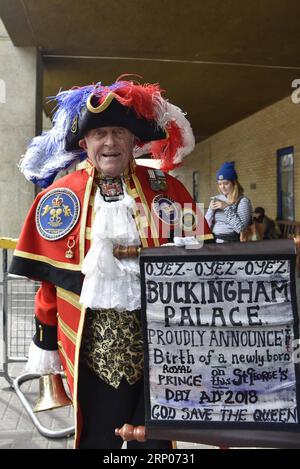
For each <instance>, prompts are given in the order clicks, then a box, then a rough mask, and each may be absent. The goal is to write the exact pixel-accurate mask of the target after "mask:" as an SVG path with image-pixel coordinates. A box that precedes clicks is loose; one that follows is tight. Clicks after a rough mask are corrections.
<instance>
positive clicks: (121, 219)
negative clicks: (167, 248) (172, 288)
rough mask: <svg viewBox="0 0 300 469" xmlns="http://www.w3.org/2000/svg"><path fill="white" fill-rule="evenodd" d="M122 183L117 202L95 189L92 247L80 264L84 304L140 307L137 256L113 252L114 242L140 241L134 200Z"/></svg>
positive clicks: (119, 308) (123, 307)
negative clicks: (107, 199) (82, 277)
mask: <svg viewBox="0 0 300 469" xmlns="http://www.w3.org/2000/svg"><path fill="white" fill-rule="evenodd" d="M122 184H123V189H124V195H125V197H124V199H122V200H118V201H116V202H105V201H104V199H103V197H102V195H101V194H100V190H99V189H97V191H96V195H95V205H94V210H95V219H94V223H93V227H92V235H91V240H92V241H91V248H90V250H89V251H88V253H87V255H86V256H85V258H84V261H83V264H82V268H81V271H82V273H83V274H85V279H84V282H83V287H82V291H81V296H80V303H81V304H83V305H84V306H85V307H86V308H91V309H101V308H104V309H109V308H114V309H116V310H117V311H125V310H127V311H133V310H135V309H139V308H140V307H141V292H140V280H139V263H138V259H137V258H136V259H122V260H119V259H117V258H115V257H114V255H113V247H114V246H115V245H118V244H119V245H122V246H129V245H135V246H138V245H139V244H140V238H139V234H138V231H137V229H136V226H135V222H134V219H133V217H132V213H133V207H134V200H133V198H132V197H130V196H129V195H128V194H127V192H126V186H125V184H124V182H122Z"/></svg>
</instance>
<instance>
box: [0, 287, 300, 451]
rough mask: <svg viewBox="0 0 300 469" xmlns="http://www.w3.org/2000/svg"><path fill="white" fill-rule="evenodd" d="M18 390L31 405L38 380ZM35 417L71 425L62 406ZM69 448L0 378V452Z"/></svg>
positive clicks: (15, 368) (14, 368) (18, 369)
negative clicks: (45, 430) (43, 431)
mask: <svg viewBox="0 0 300 469" xmlns="http://www.w3.org/2000/svg"><path fill="white" fill-rule="evenodd" d="M297 295H298V303H299V299H300V279H297ZM25 322H26V321H25ZM0 326H1V324H0ZM22 327H25V326H24V324H19V325H18V328H22ZM12 345H13V344H12ZM22 345H23V344H22ZM23 369H24V364H22V363H13V364H11V365H10V366H9V374H10V376H12V377H16V376H19V375H20V374H22V372H23ZM22 391H23V392H24V394H25V395H26V398H27V399H28V401H29V402H30V403H31V406H34V404H35V401H36V399H37V396H38V380H31V381H30V382H29V381H28V382H26V383H24V384H23V385H22ZM36 415H37V416H38V418H39V420H40V422H41V424H42V425H43V426H44V427H46V428H48V429H51V430H59V429H64V428H68V427H71V426H72V425H73V409H72V407H64V408H61V409H56V410H52V411H48V412H42V413H39V414H36ZM72 447H73V437H69V438H61V439H53V438H46V437H44V436H42V435H41V434H40V433H39V432H38V430H37V429H36V427H35V426H34V424H33V423H32V421H31V419H30V418H29V416H28V414H27V412H26V410H25V409H24V407H23V405H22V403H21V402H20V400H19V398H18V396H17V395H16V393H15V392H14V391H13V390H12V388H11V387H10V386H9V384H8V382H7V381H6V379H5V378H4V377H3V376H1V377H0V449H27V448H28V449H29V448H31V449H34V448H41V449H46V448H47V449H52V448H72ZM178 448H181V449H187V448H191V449H198V448H201V449H204V448H207V449H209V448H213V447H211V446H206V445H200V444H195V443H185V442H178Z"/></svg>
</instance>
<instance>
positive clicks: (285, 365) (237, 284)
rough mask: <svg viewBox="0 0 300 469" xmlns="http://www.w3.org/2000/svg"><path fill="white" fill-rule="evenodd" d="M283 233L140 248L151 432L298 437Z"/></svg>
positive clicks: (190, 436)
mask: <svg viewBox="0 0 300 469" xmlns="http://www.w3.org/2000/svg"><path fill="white" fill-rule="evenodd" d="M294 272H295V248H294V244H293V241H286V240H282V241H281V240H280V241H262V242H255V243H253V242H252V243H224V244H222V245H220V244H210V245H206V246H204V247H202V248H201V249H197V250H188V249H184V248H176V247H161V248H156V249H148V250H144V251H143V252H142V255H141V277H142V310H143V311H142V313H143V314H142V317H143V330H144V340H145V362H146V363H145V381H146V427H147V432H148V435H149V436H151V437H152V438H170V439H180V440H183V441H198V442H203V443H210V444H230V445H235V446H239V445H241V446H247V445H249V446H259V445H261V446H266V445H267V446H274V447H276V446H278V447H289V446H291V447H296V446H300V441H299V440H300V435H299V434H300V424H299V421H300V414H299V409H300V406H299V404H300V394H299V365H298V361H299V355H298V354H297V352H298V349H297V346H298V343H299V340H298V338H299V321H298V312H297V301H296V292H295V274H294Z"/></svg>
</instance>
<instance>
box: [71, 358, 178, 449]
mask: <svg viewBox="0 0 300 469" xmlns="http://www.w3.org/2000/svg"><path fill="white" fill-rule="evenodd" d="M78 384H79V387H78V398H79V403H80V407H81V410H82V414H83V429H82V433H81V438H80V443H79V449H118V448H121V447H122V444H123V440H122V438H120V437H118V436H115V428H120V427H121V426H122V425H124V423H130V424H132V425H144V424H145V413H144V385H143V379H141V380H139V381H138V382H137V383H135V384H128V383H127V381H126V380H125V379H124V378H123V379H122V381H121V384H120V386H119V387H118V389H115V388H113V387H112V386H109V385H108V384H106V383H105V382H104V381H102V380H101V379H100V378H99V377H98V376H97V375H96V374H95V373H93V372H92V371H91V370H90V369H89V368H87V367H86V366H85V365H83V364H80V366H79V379H78ZM127 448H128V449H170V448H172V444H171V441H167V440H149V441H146V442H144V443H139V442H137V441H129V442H128V443H127Z"/></svg>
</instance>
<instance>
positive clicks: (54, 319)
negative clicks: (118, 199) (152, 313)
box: [10, 164, 212, 441]
mask: <svg viewBox="0 0 300 469" xmlns="http://www.w3.org/2000/svg"><path fill="white" fill-rule="evenodd" d="M151 175H153V170H151V169H150V168H146V167H142V166H136V165H135V164H132V165H131V168H130V170H129V171H128V174H127V175H126V176H125V182H126V186H127V191H128V192H129V194H130V195H131V196H132V197H133V198H134V199H135V202H136V208H137V211H136V213H135V220H136V222H137V227H138V230H139V233H140V237H141V243H142V246H143V247H156V246H160V245H161V244H164V243H166V242H168V240H169V239H168V238H169V237H170V234H168V229H167V228H169V227H170V226H171V231H172V232H171V235H172V234H174V233H175V235H179V236H180V235H181V236H183V235H186V236H189V235H197V236H198V237H199V236H200V237H201V238H203V239H208V238H211V237H212V235H211V234H210V230H209V228H208V226H207V223H206V220H205V219H204V217H203V215H202V213H201V212H200V211H199V210H198V208H197V206H196V204H195V203H194V202H193V200H192V198H191V196H190V194H189V193H188V191H187V190H186V189H185V187H184V186H183V185H182V184H181V183H180V182H179V181H178V180H177V179H175V178H173V177H172V176H170V175H165V181H163V184H162V189H163V190H157V187H155V189H156V190H154V189H153V187H154V186H153V183H152V182H151ZM94 176H95V171H94V168H93V167H92V166H91V165H87V167H86V168H85V169H82V170H78V171H76V172H74V173H71V174H69V175H67V176H65V177H63V178H61V179H59V180H58V181H56V182H55V183H54V184H52V185H51V186H50V187H49V188H47V189H46V190H44V191H43V192H41V193H39V194H38V196H37V198H36V200H35V202H34V204H33V205H32V207H31V210H30V211H29V213H28V216H27V218H26V220H25V223H24V226H23V229H22V232H21V235H20V237H19V241H18V244H17V246H16V250H15V252H14V258H13V262H12V265H11V268H10V272H11V273H14V274H17V275H24V276H27V277H30V278H35V279H37V280H40V281H41V282H42V283H41V288H40V289H39V291H38V293H37V295H36V301H35V315H36V320H37V324H38V330H37V334H38V337H37V340H38V342H36V343H37V345H39V346H41V347H42V348H45V349H51V348H52V349H53V348H54V346H53V344H52V345H51V344H50V342H51V340H50V339H48V337H47V336H49V337H51V336H52V337H53V331H54V330H55V340H56V329H54V328H56V327H57V345H58V350H59V353H60V358H61V361H62V364H63V367H64V370H65V372H66V376H67V381H68V384H69V388H70V392H71V394H72V396H73V403H74V408H75V415H76V417H77V418H76V422H77V425H76V429H77V432H76V433H77V434H76V441H78V438H79V436H80V427H81V425H80V423H81V418H80V409H79V408H78V403H77V381H78V362H79V351H80V343H81V336H82V331H83V325H84V318H85V309H84V308H83V307H82V306H81V305H80V304H79V296H80V291H81V286H82V281H83V276H82V274H81V264H82V261H83V259H84V256H85V255H86V253H87V251H88V250H89V247H90V232H91V225H92V217H93V210H92V207H93V202H94V194H95V191H96V188H97V186H96V184H95V182H94ZM151 185H152V186H151ZM60 189H62V190H63V191H64V190H68V191H71V192H72V193H73V194H76V196H77V198H78V201H79V207H80V214H79V218H78V221H77V222H76V223H75V225H74V226H73V227H72V229H71V230H70V231H69V232H68V233H67V234H66V235H65V236H63V237H60V238H59V239H55V240H53V239H45V238H44V237H42V236H41V230H40V229H39V228H37V225H38V223H39V219H40V218H41V217H40V218H39V217H38V216H37V213H39V207H41V202H42V198H43V197H44V196H47V194H49V192H50V191H54V194H55V193H56V191H58V192H59V190H60ZM57 203H59V201H58V202H57ZM176 203H177V204H179V205H181V206H182V205H183V204H184V203H187V204H188V205H187V206H186V207H185V209H183V211H182V212H180V210H179V207H178V205H177V204H176ZM45 211H46V210H45ZM169 215H170V218H169V223H168V222H167V221H166V220H168V216H169ZM166 217H167V218H166ZM183 218H184V226H185V232H184V233H183V234H182V233H177V230H178V229H179V228H180V227H181V226H182V219H183ZM192 228H193V229H194V231H193V230H192ZM68 243H69V246H70V245H71V246H72V249H71V251H72V253H73V257H71V258H66V252H67V251H68ZM48 340H50V342H47V341H48ZM52 341H53V340H52ZM48 343H49V344H50V346H49V347H48ZM55 345H56V344H55ZM55 348H56V347H55Z"/></svg>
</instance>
